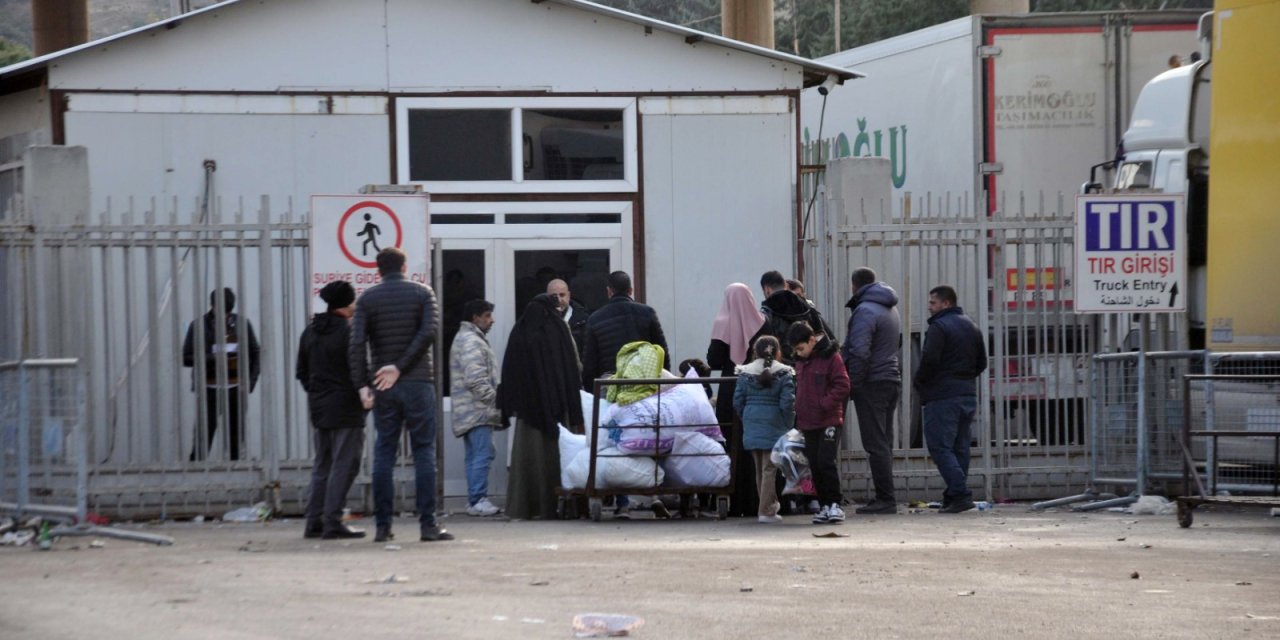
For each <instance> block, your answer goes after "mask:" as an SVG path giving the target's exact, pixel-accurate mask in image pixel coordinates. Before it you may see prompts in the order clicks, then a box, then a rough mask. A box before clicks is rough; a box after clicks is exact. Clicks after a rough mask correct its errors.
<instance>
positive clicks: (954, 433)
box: [922, 396, 978, 504]
mask: <svg viewBox="0 0 1280 640" xmlns="http://www.w3.org/2000/svg"><path fill="white" fill-rule="evenodd" d="M977 411H978V398H977V397H976V396H957V397H954V398H943V399H942V400H934V401H932V402H930V403H929V404H926V405H924V408H923V409H922V413H923V416H924V441H925V445H926V446H928V447H929V457H931V458H933V464H935V465H937V467H938V473H939V474H941V475H942V479H943V480H944V481H945V482H946V483H947V490H946V491H944V492H942V497H943V501H944V502H946V503H948V504H951V503H956V502H965V501H968V500H972V499H973V492H971V491H969V441H970V440H971V439H972V436H971V434H970V426H971V425H972V424H973V416H974V414H975V413H977Z"/></svg>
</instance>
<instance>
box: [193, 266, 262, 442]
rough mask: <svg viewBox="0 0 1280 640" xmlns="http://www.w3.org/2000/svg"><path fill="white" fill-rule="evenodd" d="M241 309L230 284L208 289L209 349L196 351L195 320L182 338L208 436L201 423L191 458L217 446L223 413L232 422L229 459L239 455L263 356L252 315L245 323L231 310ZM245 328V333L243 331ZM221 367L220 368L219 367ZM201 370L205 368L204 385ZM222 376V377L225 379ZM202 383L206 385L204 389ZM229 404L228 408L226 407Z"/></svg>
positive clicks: (206, 344) (206, 332) (206, 327)
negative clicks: (244, 380)
mask: <svg viewBox="0 0 1280 640" xmlns="http://www.w3.org/2000/svg"><path fill="white" fill-rule="evenodd" d="M235 308H236V293H235V291H232V290H231V288H230V287H224V288H222V289H214V290H213V291H212V292H210V293H209V312H208V313H206V314H204V318H203V323H202V324H203V325H204V332H203V333H204V342H203V345H204V348H203V349H201V350H199V352H198V353H197V350H196V333H195V328H196V322H200V321H199V320H197V321H193V322H192V323H191V324H189V325H187V337H186V338H185V339H184V340H183V342H182V366H184V367H191V390H192V391H195V392H196V394H197V396H196V397H197V398H199V397H200V395H201V393H203V396H204V400H205V413H204V416H205V429H204V433H205V435H206V437H205V438H201V437H200V433H201V429H200V425H199V423H197V424H196V436H195V441H194V442H193V443H192V444H191V457H190V460H192V461H196V460H204V459H205V456H206V455H207V454H208V453H209V450H210V449H212V448H213V440H214V436H215V435H216V434H217V430H218V419H219V417H224V418H226V421H227V431H226V434H227V458H228V459H229V460H239V459H240V440H241V439H242V437H243V428H242V425H241V424H240V416H241V415H243V414H244V413H245V406H246V405H248V404H249V394H250V393H252V392H253V388H254V387H255V386H257V384H258V373H259V372H260V367H261V363H260V361H259V359H258V349H259V348H258V336H256V335H255V334H254V333H253V324H252V323H250V322H249V320H248V319H246V320H245V321H244V326H241V325H240V316H239V315H238V314H235V313H232V311H233V310H235ZM242 332H243V335H242ZM242 339H243V340H244V341H246V342H248V349H241V348H240V347H241V346H242V345H241V344H240V342H241V340H242ZM245 359H247V360H248V368H249V385H248V389H245V386H244V385H242V384H240V383H241V377H242V374H243V373H244V365H245V363H244V362H243V360H245ZM220 368H221V372H219V369H220ZM200 371H204V380H203V383H202V382H201V380H200V377H201V376H200ZM220 376H223V377H221V378H220ZM202 387H203V388H202ZM224 403H225V406H226V411H225V412H224V411H223V410H222V407H223V406H224Z"/></svg>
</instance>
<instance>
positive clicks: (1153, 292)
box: [1075, 194, 1187, 313]
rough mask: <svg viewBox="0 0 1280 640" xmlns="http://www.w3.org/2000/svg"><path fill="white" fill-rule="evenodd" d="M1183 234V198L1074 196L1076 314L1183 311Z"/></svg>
mask: <svg viewBox="0 0 1280 640" xmlns="http://www.w3.org/2000/svg"><path fill="white" fill-rule="evenodd" d="M1186 228H1187V224H1186V211H1185V209H1184V206H1183V200H1182V196H1169V195H1161V194H1140V195H1109V196H1078V197H1077V198H1076V237H1075V241H1076V244H1075V247H1076V278H1075V288H1076V300H1075V310H1076V312H1077V313H1152V312H1173V311H1185V310H1186V308H1187V266H1186V264H1187V256H1186V245H1187V235H1186Z"/></svg>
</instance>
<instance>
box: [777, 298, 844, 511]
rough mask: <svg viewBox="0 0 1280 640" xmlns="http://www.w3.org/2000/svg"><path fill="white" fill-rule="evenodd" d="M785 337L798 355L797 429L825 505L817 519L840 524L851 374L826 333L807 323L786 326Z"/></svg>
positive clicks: (820, 497)
mask: <svg viewBox="0 0 1280 640" xmlns="http://www.w3.org/2000/svg"><path fill="white" fill-rule="evenodd" d="M787 342H790V343H791V346H792V348H793V350H794V352H795V359H796V366H795V369H796V429H799V430H800V432H801V433H803V434H804V455H805V457H806V458H808V459H809V469H810V471H811V472H812V473H813V484H814V486H815V487H816V488H817V490H818V504H820V505H821V510H820V511H818V513H816V514H814V516H813V523H814V524H840V523H841V522H844V510H843V509H841V508H840V502H841V500H842V499H843V498H842V496H841V495H840V470H839V468H838V466H837V462H836V461H837V459H838V457H839V455H840V432H841V431H842V430H843V429H844V404H845V402H846V400H847V399H848V397H849V374H848V373H847V372H846V371H845V369H844V360H842V359H841V358H840V354H839V353H838V345H836V344H835V343H834V342H832V341H831V339H830V338H828V337H827V336H826V335H825V334H814V332H813V328H812V327H810V326H809V325H807V324H805V323H804V322H796V323H795V324H792V325H791V328H790V329H788V330H787Z"/></svg>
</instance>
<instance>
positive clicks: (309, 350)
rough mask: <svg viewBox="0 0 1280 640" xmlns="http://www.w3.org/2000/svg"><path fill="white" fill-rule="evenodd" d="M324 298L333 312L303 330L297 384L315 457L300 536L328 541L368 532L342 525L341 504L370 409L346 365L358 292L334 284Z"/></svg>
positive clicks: (355, 466) (357, 467) (352, 478)
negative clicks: (312, 430) (302, 391)
mask: <svg viewBox="0 0 1280 640" xmlns="http://www.w3.org/2000/svg"><path fill="white" fill-rule="evenodd" d="M320 299H322V300H324V301H325V303H326V304H328V305H329V309H328V311H327V312H325V313H317V314H316V316H315V318H313V319H312V321H311V324H310V325H307V328H306V329H305V330H303V332H302V339H301V340H299V342H298V365H297V368H296V376H297V378H298V382H301V383H302V388H303V389H305V390H306V391H307V408H308V409H309V413H310V415H311V426H312V427H315V454H316V458H315V466H314V467H312V469H311V489H310V491H308V492H307V524H306V528H305V529H304V530H303V534H302V535H303V537H305V538H324V539H325V540H334V539H339V538H363V537H364V531H362V530H360V529H352V528H348V527H347V526H346V525H344V524H343V523H342V506H343V505H345V504H346V503H347V492H348V491H350V490H351V483H352V482H353V481H355V479H356V474H357V473H358V472H359V471H360V454H361V453H362V452H363V451H364V419H365V411H366V410H367V409H369V406H372V403H369V405H368V406H366V405H365V403H364V402H362V401H361V399H360V393H359V391H358V390H357V389H356V388H355V387H353V386H351V364H350V363H349V362H348V361H347V346H348V345H349V344H350V341H351V328H350V326H349V325H348V319H349V318H350V317H351V316H352V314H354V313H355V310H356V304H355V303H356V290H355V288H354V287H352V286H351V283H349V282H343V281H341V280H339V281H337V282H330V283H329V284H327V285H325V286H324V288H323V289H321V290H320ZM366 396H367V394H366Z"/></svg>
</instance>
